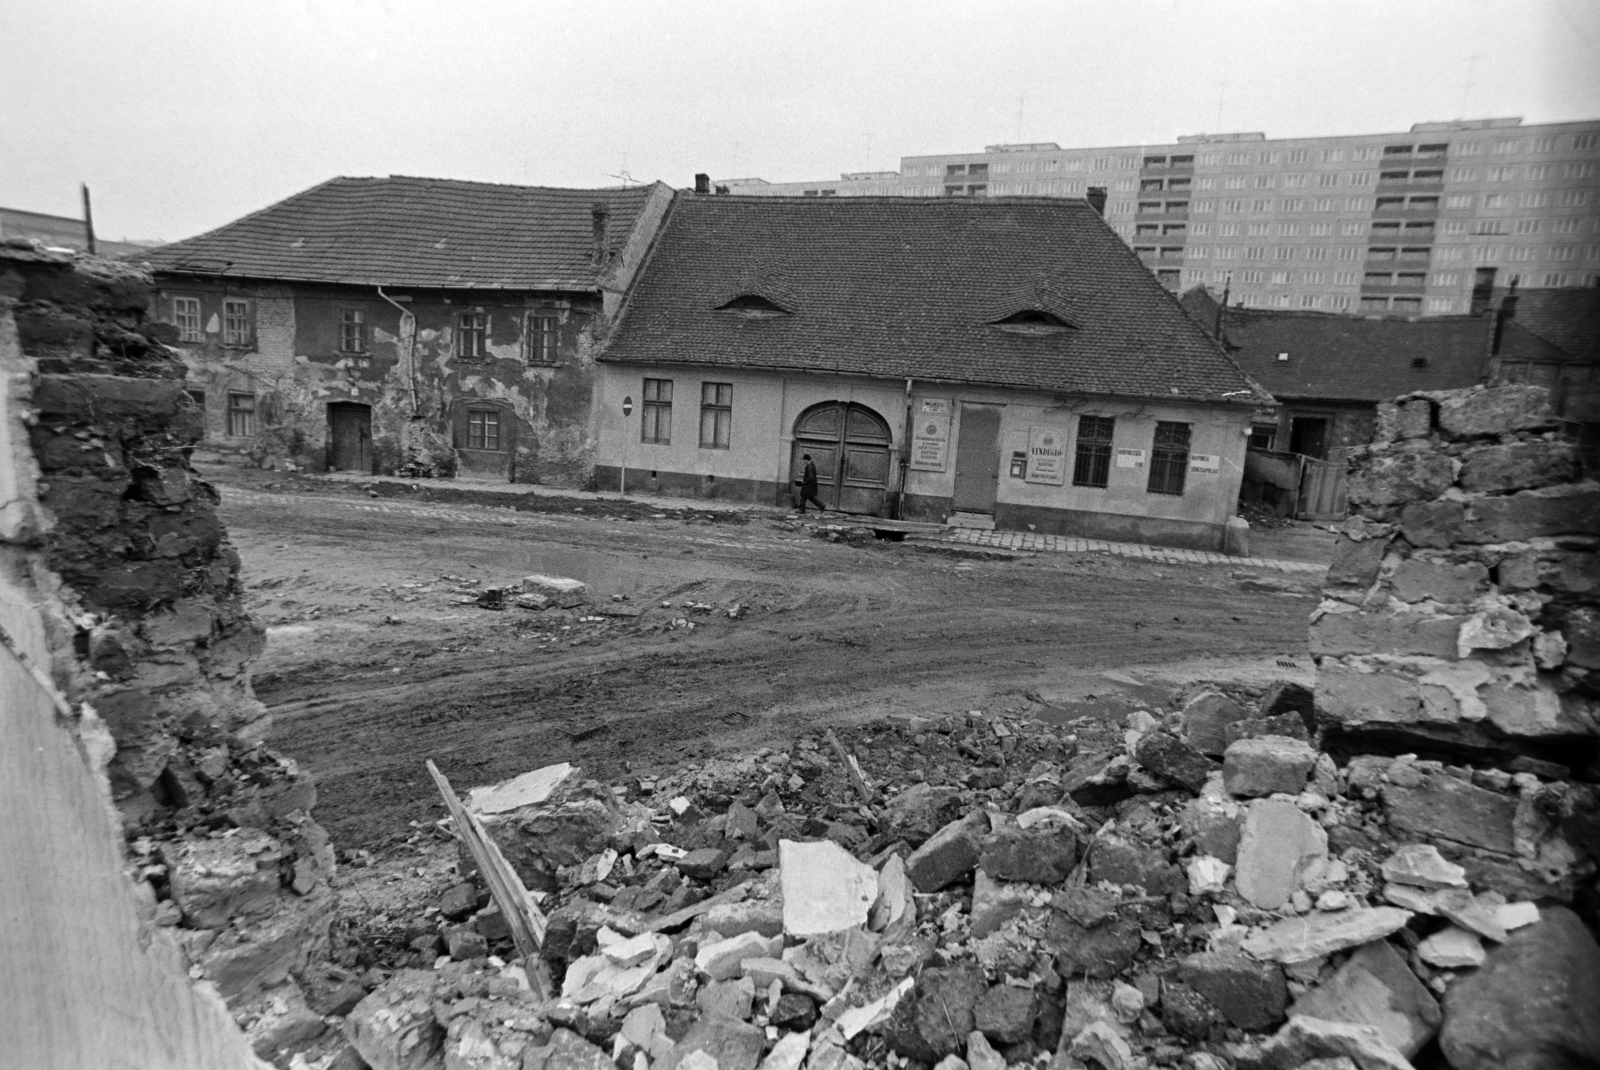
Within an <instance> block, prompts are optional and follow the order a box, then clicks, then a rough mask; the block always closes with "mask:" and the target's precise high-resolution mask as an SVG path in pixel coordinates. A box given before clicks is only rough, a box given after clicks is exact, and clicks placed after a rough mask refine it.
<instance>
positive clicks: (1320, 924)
mask: <svg viewBox="0 0 1600 1070" xmlns="http://www.w3.org/2000/svg"><path fill="white" fill-rule="evenodd" d="M1410 920H1411V912H1410V911H1409V910H1399V909H1397V908H1395V907H1369V908H1366V909H1356V910H1341V911H1339V912H1338V913H1336V914H1325V913H1321V912H1318V913H1315V914H1308V915H1306V916H1304V917H1297V918H1283V919H1281V920H1279V921H1276V922H1273V923H1272V924H1271V925H1269V926H1267V927H1266V928H1264V929H1255V930H1253V931H1252V932H1251V933H1250V934H1249V935H1248V936H1246V937H1245V938H1244V940H1243V942H1241V943H1240V945H1239V950H1241V951H1243V952H1244V953H1245V954H1247V955H1250V956H1252V957H1253V958H1256V959H1260V960H1261V961H1262V962H1280V963H1283V964H1285V965H1288V964H1291V963H1296V962H1308V961H1310V960H1311V959H1317V958H1321V957H1322V956H1324V955H1331V954H1333V953H1334V952H1335V951H1343V950H1344V949H1345V948H1347V947H1357V946H1359V945H1361V944H1367V943H1371V942H1372V941H1374V940H1381V939H1383V938H1384V937H1385V936H1388V935H1389V934H1390V933H1392V932H1395V931H1396V930H1398V929H1401V928H1403V927H1404V926H1405V923H1406V922H1408V921H1410Z"/></svg>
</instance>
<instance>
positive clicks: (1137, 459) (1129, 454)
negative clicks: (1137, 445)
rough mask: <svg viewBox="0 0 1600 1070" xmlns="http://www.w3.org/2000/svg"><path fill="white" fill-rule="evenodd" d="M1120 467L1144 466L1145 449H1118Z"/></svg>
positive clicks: (1118, 465)
mask: <svg viewBox="0 0 1600 1070" xmlns="http://www.w3.org/2000/svg"><path fill="white" fill-rule="evenodd" d="M1117 467H1118V468H1143V467H1144V450H1125V449H1118V450H1117Z"/></svg>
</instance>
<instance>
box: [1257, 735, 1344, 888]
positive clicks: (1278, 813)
mask: <svg viewBox="0 0 1600 1070" xmlns="http://www.w3.org/2000/svg"><path fill="white" fill-rule="evenodd" d="M1247 742H1253V741H1251V740H1244V741H1242V743H1247ZM1242 743H1241V744H1236V745H1242ZM1308 768H1309V766H1308ZM1327 857H1328V834H1327V833H1326V832H1324V831H1323V829H1322V826H1320V825H1318V824H1317V823H1316V822H1315V821H1313V820H1311V818H1309V817H1308V816H1306V814H1305V813H1304V811H1302V810H1301V809H1300V808H1299V807H1297V806H1295V805H1294V804H1293V803H1286V802H1281V801H1279V800H1276V799H1257V800H1255V801H1254V802H1252V803H1251V804H1250V808H1249V810H1248V811H1247V812H1246V814H1245V820H1244V834H1243V836H1242V837H1241V838H1240V840H1239V861H1238V873H1237V875H1236V876H1235V878H1234V883H1235V886H1236V887H1237V888H1238V889H1239V894H1240V895H1242V896H1244V897H1245V898H1246V899H1248V900H1249V901H1250V902H1251V903H1252V904H1253V905H1255V906H1257V907H1260V908H1261V909H1263V910H1276V909H1278V908H1279V907H1281V906H1283V904H1285V903H1287V902H1288V901H1289V897H1290V896H1291V895H1293V894H1294V893H1295V892H1296V891H1297V890H1298V889H1299V888H1300V884H1301V879H1302V877H1303V876H1304V874H1306V873H1307V872H1308V871H1309V870H1310V869H1311V868H1312V867H1313V866H1316V865H1319V864H1321V863H1322V862H1324V861H1326V859H1327Z"/></svg>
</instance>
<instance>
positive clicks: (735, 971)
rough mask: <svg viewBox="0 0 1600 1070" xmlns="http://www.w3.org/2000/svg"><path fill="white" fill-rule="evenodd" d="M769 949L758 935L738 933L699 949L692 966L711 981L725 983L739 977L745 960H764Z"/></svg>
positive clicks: (767, 941) (770, 945) (768, 942)
mask: <svg viewBox="0 0 1600 1070" xmlns="http://www.w3.org/2000/svg"><path fill="white" fill-rule="evenodd" d="M771 947H772V944H771V941H769V940H768V939H767V938H766V937H764V936H762V935H761V934H760V933H740V934H739V935H738V936H731V937H729V938H728V939H726V940H719V941H717V942H715V943H711V944H707V945H705V946H704V947H702V948H700V950H699V951H698V952H696V953H695V956H694V964H695V967H696V968H697V969H698V970H700V972H701V973H704V974H705V975H706V976H708V977H710V978H711V979H712V980H713V981H726V980H730V979H732V978H734V977H738V976H739V973H740V968H741V965H742V964H743V962H744V960H745V959H755V958H766V957H767V956H768V953H769V952H770V950H771Z"/></svg>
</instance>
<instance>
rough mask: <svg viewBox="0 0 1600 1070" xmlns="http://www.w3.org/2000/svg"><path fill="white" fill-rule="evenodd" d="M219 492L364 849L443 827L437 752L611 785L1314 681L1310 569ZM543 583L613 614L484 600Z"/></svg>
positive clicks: (478, 770) (357, 843)
mask: <svg viewBox="0 0 1600 1070" xmlns="http://www.w3.org/2000/svg"><path fill="white" fill-rule="evenodd" d="M209 475H210V477H211V478H212V479H214V480H215V481H216V482H217V484H218V485H219V486H220V487H221V488H222V491H223V509H222V515H223V518H224V520H225V521H226V522H227V524H228V527H229V529H230V531H231V533H232V537H233V540H234V542H235V544H236V545H237V547H238V549H239V552H240V555H241V557H242V559H243V572H244V580H245V584H246V589H247V593H248V597H249V599H250V608H251V610H252V612H254V613H255V614H256V615H257V617H258V618H259V619H260V620H261V621H262V623H263V624H265V625H266V626H267V629H268V636H269V643H268V648H267V651H266V654H265V655H264V656H263V657H262V658H261V659H260V660H259V661H258V663H257V665H256V671H255V687H256V692H257V694H258V695H259V696H260V697H261V699H262V700H263V701H264V702H266V703H267V705H268V706H269V707H270V708H271V710H272V712H273V714H274V727H273V729H272V734H271V736H270V742H271V743H272V745H273V746H274V747H276V748H278V749H279V750H281V751H282V752H284V753H285V754H287V755H289V756H291V757H294V758H296V759H298V760H300V761H301V762H303V763H305V764H306V765H307V766H308V767H309V768H310V769H311V770H312V771H313V772H314V773H315V774H316V777H317V781H318V784H319V792H320V801H319V803H318V806H317V817H318V819H319V820H320V821H322V822H323V824H325V825H326V826H327V827H328V829H329V831H330V832H331V833H332V834H333V837H334V841H335V842H336V843H338V844H339V845H340V846H341V847H342V848H346V849H351V848H359V847H368V848H375V847H380V846H383V845H384V844H387V843H392V842H395V841H396V839H397V838H404V836H405V835H406V834H407V833H408V832H409V831H410V827H411V826H410V823H411V822H414V821H423V820H432V819H434V818H436V817H437V816H439V813H438V804H437V802H436V801H435V800H436V796H435V793H434V789H433V787H432V784H431V782H429V780H428V777H427V773H426V771H425V770H424V768H423V765H422V763H423V760H424V759H425V758H430V757H431V758H433V759H435V760H436V761H437V762H438V763H439V765H440V767H441V768H442V769H443V770H444V772H445V773H446V774H447V775H448V776H449V777H450V778H451V779H452V781H454V782H455V783H456V784H457V785H458V786H460V787H463V788H464V787H468V786H471V785H474V784H481V783H487V782H491V781H494V780H499V779H502V778H505V777H508V776H511V775H514V774H516V773H520V772H523V771H525V770H528V769H531V768H534V767H537V766H540V765H545V764H548V763H551V762H557V761H573V762H576V763H579V764H581V765H583V766H584V767H585V768H587V769H589V770H592V771H593V772H594V773H595V774H597V775H599V776H601V777H603V778H616V777H621V776H622V775H624V774H626V773H628V772H630V771H631V772H658V771H661V770H664V769H666V768H669V767H670V766H671V765H672V764H674V763H675V762H677V761H680V760H682V759H684V758H686V757H692V756H700V755H704V754H707V753H710V752H713V751H719V750H733V749H741V748H751V747H755V746H758V745H761V744H763V743H774V744H775V741H778V740H787V739H788V738H789V737H791V736H793V735H796V734H799V733H802V732H806V731H812V730H815V729H816V728H817V727H818V726H823V725H827V724H831V723H850V722H857V721H862V720H867V719H871V718H874V717H879V716H885V715H889V716H892V715H896V714H908V713H915V714H942V713H949V712H957V711H965V710H974V709H979V710H986V711H990V712H995V711H1010V712H1015V713H1023V714H1030V715H1034V716H1038V717H1041V718H1044V719H1047V720H1064V719H1067V718H1070V717H1076V716H1080V715H1082V714H1085V713H1093V714H1104V715H1106V716H1116V715H1120V714H1122V713H1124V712H1126V711H1127V710H1129V709H1132V708H1135V707H1137V706H1140V705H1146V704H1149V703H1159V702H1162V701H1164V700H1165V699H1166V698H1167V696H1168V694H1169V693H1170V691H1171V690H1172V689H1173V688H1174V687H1175V686H1179V685H1182V684H1185V683H1188V682H1192V681H1194V680H1198V679H1223V680H1231V681H1242V682H1251V681H1255V682H1258V683H1265V682H1266V681H1268V680H1270V679H1272V678H1276V677H1287V678H1300V679H1306V680H1309V675H1310V674H1309V670H1310V662H1309V660H1308V658H1307V656H1306V649H1305V645H1306V617H1307V614H1308V613H1309V611H1310V610H1311V609H1312V607H1313V606H1314V605H1315V586H1316V577H1315V576H1308V575H1306V574H1304V573H1301V574H1295V575H1293V576H1286V575H1285V574H1283V573H1277V572H1267V571H1257V570H1250V569H1241V568H1239V567H1235V566H1205V565H1182V566H1177V565H1159V564H1154V563H1152V562H1148V561H1142V560H1136V559H1127V558H1118V557H1112V556H1108V555H1091V554H1039V555H1024V556H1012V557H978V556H974V555H970V554H959V553H953V552H950V551H949V550H946V549H943V548H939V547H927V546H919V545H915V544H913V543H889V542H877V541H871V540H868V541H866V542H864V543H851V542H838V543H834V542H829V541H827V540H826V539H825V538H818V537H816V535H815V534H814V533H813V531H812V530H811V529H809V528H803V527H800V526H798V525H796V524H794V523H792V522H790V521H788V520H786V519H784V518H782V517H781V516H780V515H778V514H776V513H765V512H759V511H758V512H755V513H740V514H732V515H729V514H713V513H708V512H705V511H701V510H693V509H687V510H685V509H671V508H669V509H666V510H663V509H662V508H661V507H660V506H659V505H654V504H651V503H648V502H646V503H642V504H636V505H622V506H619V505H613V504H609V503H603V502H596V501H594V500H580V499H575V498H574V499H563V498H549V497H547V498H543V499H541V500H540V501H539V502H538V503H537V505H536V507H535V508H532V509H525V510H523V511H514V510H510V509H506V508H493V507H489V506H482V505H472V504H462V503H458V502H438V501H426V500H423V496H422V495H409V496H406V495H402V496H399V497H395V496H393V494H394V492H393V490H392V489H390V488H377V494H379V495H381V496H374V493H373V492H371V491H367V490H364V489H363V488H361V487H359V486H356V485H354V484H343V485H333V484H329V483H327V482H318V481H315V480H309V479H293V478H289V479H286V478H284V477H282V476H276V477H272V474H270V473H252V472H248V471H242V470H238V469H219V470H216V471H212V472H210V473H209ZM269 477H270V478H269ZM580 510H581V511H580ZM1302 543H1303V541H1302ZM1303 544H1304V543H1303ZM1258 552H1259V551H1258ZM533 572H545V573H554V574H559V575H564V576H572V577H576V578H578V579H581V580H584V581H585V582H587V583H589V584H590V586H591V591H592V592H593V595H594V598H595V603H594V606H593V607H591V608H589V609H578V610H546V611H543V612H532V611H527V610H521V609H515V608H511V609H504V610H491V609H484V608H479V607H478V606H477V605H475V604H472V603H474V602H475V600H476V596H477V592H478V591H480V590H482V589H483V588H485V587H493V586H500V585H503V584H510V583H514V582H515V581H516V580H518V579H519V578H520V577H521V576H523V575H525V574H528V573H533ZM595 610H598V611H599V612H596V611H595ZM775 745H776V744H775Z"/></svg>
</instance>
